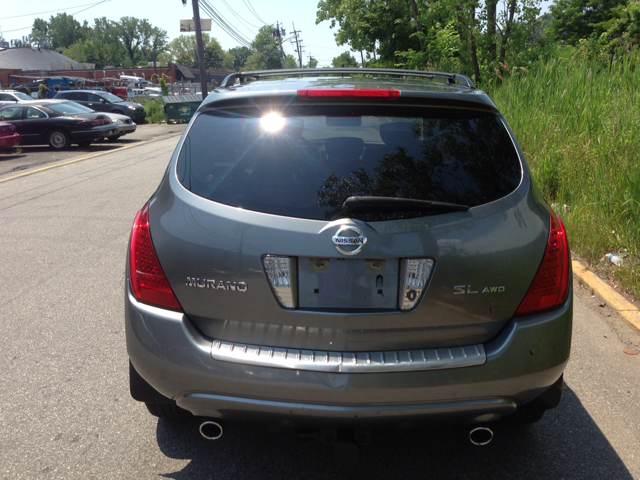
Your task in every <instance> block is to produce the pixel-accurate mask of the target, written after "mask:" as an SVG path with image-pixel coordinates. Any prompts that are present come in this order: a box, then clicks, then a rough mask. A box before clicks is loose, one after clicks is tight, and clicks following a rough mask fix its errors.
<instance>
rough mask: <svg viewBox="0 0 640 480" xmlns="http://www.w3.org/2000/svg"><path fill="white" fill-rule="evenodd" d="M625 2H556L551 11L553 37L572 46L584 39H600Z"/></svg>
mask: <svg viewBox="0 0 640 480" xmlns="http://www.w3.org/2000/svg"><path fill="white" fill-rule="evenodd" d="M625 4H626V1H625V0H555V1H554V3H553V4H552V5H551V7H550V8H549V10H550V11H551V15H552V17H553V18H552V20H551V35H552V36H553V38H555V39H556V40H562V41H565V42H567V43H569V44H571V45H577V43H578V42H579V41H580V40H581V39H583V38H585V39H586V38H589V37H592V36H593V37H594V38H597V37H599V36H600V35H601V34H602V33H604V31H605V30H606V26H607V23H608V22H609V21H610V20H612V19H613V18H615V12H614V9H615V8H616V7H620V6H623V7H624V5H625Z"/></svg>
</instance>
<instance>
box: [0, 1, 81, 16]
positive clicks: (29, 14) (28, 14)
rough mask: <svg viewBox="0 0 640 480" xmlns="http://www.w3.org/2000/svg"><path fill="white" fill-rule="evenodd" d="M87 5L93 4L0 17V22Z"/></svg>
mask: <svg viewBox="0 0 640 480" xmlns="http://www.w3.org/2000/svg"><path fill="white" fill-rule="evenodd" d="M87 5H93V3H85V4H83V5H74V6H72V7H61V8H56V9H55V10H47V11H45V12H36V13H25V14H24V15H16V16H14V17H0V20H8V19H10V18H20V17H35V16H36V15H40V14H42V13H51V12H59V11H60V10H66V9H67V8H80V7H86V6H87Z"/></svg>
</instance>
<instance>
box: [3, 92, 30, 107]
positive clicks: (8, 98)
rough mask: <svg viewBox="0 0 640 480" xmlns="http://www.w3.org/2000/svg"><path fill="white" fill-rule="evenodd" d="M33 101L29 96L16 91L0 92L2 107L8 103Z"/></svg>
mask: <svg viewBox="0 0 640 480" xmlns="http://www.w3.org/2000/svg"><path fill="white" fill-rule="evenodd" d="M31 100H33V98H31V97H30V96H29V95H27V94H26V93H22V92H16V91H14V90H0V105H5V104H7V103H18V102H25V101H26V102H30V101H31Z"/></svg>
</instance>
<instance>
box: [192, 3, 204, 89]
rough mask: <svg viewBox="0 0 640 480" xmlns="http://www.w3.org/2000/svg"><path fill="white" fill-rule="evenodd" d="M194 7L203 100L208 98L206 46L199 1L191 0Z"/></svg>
mask: <svg viewBox="0 0 640 480" xmlns="http://www.w3.org/2000/svg"><path fill="white" fill-rule="evenodd" d="M191 4H192V5H193V21H194V22H195V24H196V43H197V44H198V67H200V89H201V90H202V100H204V99H205V98H206V97H207V69H206V66H205V64H204V45H203V44H202V26H201V25H200V7H199V5H198V0H191Z"/></svg>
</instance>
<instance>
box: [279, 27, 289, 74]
mask: <svg viewBox="0 0 640 480" xmlns="http://www.w3.org/2000/svg"><path fill="white" fill-rule="evenodd" d="M276 35H277V36H278V45H279V46H280V56H281V57H282V69H283V70H284V69H285V68H287V62H286V60H285V56H284V50H283V49H282V32H281V31H280V23H279V22H276Z"/></svg>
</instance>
